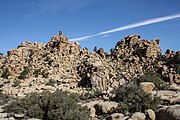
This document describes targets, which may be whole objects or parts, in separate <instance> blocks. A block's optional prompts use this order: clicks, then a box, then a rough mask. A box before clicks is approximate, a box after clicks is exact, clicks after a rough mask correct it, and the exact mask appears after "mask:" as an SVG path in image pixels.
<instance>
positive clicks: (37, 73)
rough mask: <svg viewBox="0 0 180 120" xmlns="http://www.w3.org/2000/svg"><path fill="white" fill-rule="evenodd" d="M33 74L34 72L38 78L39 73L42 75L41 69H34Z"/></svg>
mask: <svg viewBox="0 0 180 120" xmlns="http://www.w3.org/2000/svg"><path fill="white" fill-rule="evenodd" d="M33 74H34V75H35V77H36V78H37V77H38V75H41V69H37V70H34V72H33Z"/></svg>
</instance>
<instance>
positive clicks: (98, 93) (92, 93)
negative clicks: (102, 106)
mask: <svg viewBox="0 0 180 120" xmlns="http://www.w3.org/2000/svg"><path fill="white" fill-rule="evenodd" d="M103 95H104V94H103V92H102V90H99V89H95V90H92V89H87V92H84V93H82V94H81V95H80V99H81V100H88V99H96V98H101V97H102V96H103Z"/></svg>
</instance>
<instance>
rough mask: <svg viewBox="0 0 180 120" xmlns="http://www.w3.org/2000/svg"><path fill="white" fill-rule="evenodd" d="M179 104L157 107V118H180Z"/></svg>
mask: <svg viewBox="0 0 180 120" xmlns="http://www.w3.org/2000/svg"><path fill="white" fill-rule="evenodd" d="M179 113H180V105H172V106H167V107H163V108H161V109H159V110H158V111H157V119H159V120H180V114H179Z"/></svg>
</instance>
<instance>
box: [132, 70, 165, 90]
mask: <svg viewBox="0 0 180 120" xmlns="http://www.w3.org/2000/svg"><path fill="white" fill-rule="evenodd" d="M135 81H136V82H137V83H138V84H139V83H141V82H152V83H153V84H154V85H155V87H156V89H158V90H163V89H166V88H167V87H168V85H167V84H166V83H165V82H164V81H163V80H162V78H161V76H160V75H159V74H157V73H153V72H148V73H146V74H145V75H142V76H140V77H139V78H135Z"/></svg>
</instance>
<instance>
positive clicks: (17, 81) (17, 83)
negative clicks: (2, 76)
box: [12, 80, 20, 87]
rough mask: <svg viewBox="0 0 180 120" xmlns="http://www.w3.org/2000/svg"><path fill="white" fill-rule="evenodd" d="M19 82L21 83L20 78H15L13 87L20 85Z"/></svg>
mask: <svg viewBox="0 0 180 120" xmlns="http://www.w3.org/2000/svg"><path fill="white" fill-rule="evenodd" d="M19 84H20V81H19V80H14V81H13V85H12V87H17V86H19Z"/></svg>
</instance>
